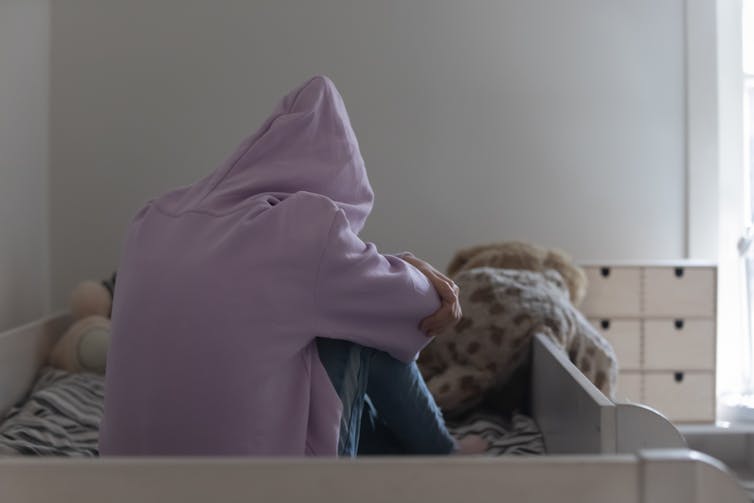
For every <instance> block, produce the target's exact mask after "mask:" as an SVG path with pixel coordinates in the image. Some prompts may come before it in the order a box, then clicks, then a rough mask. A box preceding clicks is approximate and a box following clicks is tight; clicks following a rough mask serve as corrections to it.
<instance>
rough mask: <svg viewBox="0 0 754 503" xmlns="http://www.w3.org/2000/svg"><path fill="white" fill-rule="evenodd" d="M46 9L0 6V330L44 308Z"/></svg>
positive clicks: (22, 1)
mask: <svg viewBox="0 0 754 503" xmlns="http://www.w3.org/2000/svg"><path fill="white" fill-rule="evenodd" d="M49 8H50V6H49V2H48V1H47V0H2V1H1V2H0V330H2V329H5V328H7V327H10V326H13V325H17V324H20V323H24V322H26V321H30V320H32V319H34V318H36V317H38V316H41V315H42V314H45V313H46V311H47V310H48V309H49V295H50V278H49V272H50V270H49V260H50V259H49V246H48V215H47V167H48V166H47V161H48V141H47V139H48V135H47V127H48V92H49V39H50V36H49V31H50V12H49Z"/></svg>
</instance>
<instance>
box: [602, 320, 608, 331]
mask: <svg viewBox="0 0 754 503" xmlns="http://www.w3.org/2000/svg"><path fill="white" fill-rule="evenodd" d="M600 325H601V326H602V329H603V330H609V329H610V320H602V321H601V322H600Z"/></svg>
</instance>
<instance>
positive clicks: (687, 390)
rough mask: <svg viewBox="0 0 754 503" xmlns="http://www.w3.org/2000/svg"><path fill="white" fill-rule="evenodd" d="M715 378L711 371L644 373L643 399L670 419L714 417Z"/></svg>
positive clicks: (704, 418) (701, 419)
mask: <svg viewBox="0 0 754 503" xmlns="http://www.w3.org/2000/svg"><path fill="white" fill-rule="evenodd" d="M714 395H715V379H714V374H713V373H711V372H658V373H654V372H653V373H648V374H644V403H646V404H647V405H649V406H650V407H653V408H655V409H657V410H659V411H660V412H662V413H663V414H664V415H665V416H667V418H668V419H670V420H671V421H679V422H700V421H714V419H715V410H714V409H715V396H714Z"/></svg>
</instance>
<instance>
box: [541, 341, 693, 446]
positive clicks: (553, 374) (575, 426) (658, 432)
mask: <svg viewBox="0 0 754 503" xmlns="http://www.w3.org/2000/svg"><path fill="white" fill-rule="evenodd" d="M533 350H534V357H533V363H532V393H533V397H532V413H533V415H534V420H535V421H536V422H537V424H538V425H539V428H540V430H541V431H542V436H543V437H544V441H545V448H546V449H547V453H548V454H565V453H567V454H612V453H629V454H633V453H636V452H638V451H640V450H642V449H649V448H651V449H659V448H663V449H684V448H686V441H685V440H684V438H683V435H681V434H680V432H679V431H678V429H677V428H676V427H675V425H673V423H671V422H670V421H669V420H668V419H667V418H666V417H665V416H663V415H662V414H660V413H659V412H658V411H656V410H654V409H652V408H650V407H647V406H646V405H641V404H636V403H614V402H613V401H612V400H610V399H608V398H607V397H606V396H605V395H603V394H602V392H601V391H600V390H598V389H597V387H596V386H595V385H594V384H592V382H591V381H589V379H587V378H586V377H585V376H584V374H582V373H581V371H580V370H579V369H578V368H576V366H575V365H574V364H573V363H571V361H570V360H569V359H568V356H567V355H566V353H565V351H563V350H562V349H561V348H560V347H558V346H557V345H556V344H555V343H554V342H553V341H552V340H551V339H550V338H548V337H547V336H546V335H544V334H537V335H536V336H535V338H534V349H533Z"/></svg>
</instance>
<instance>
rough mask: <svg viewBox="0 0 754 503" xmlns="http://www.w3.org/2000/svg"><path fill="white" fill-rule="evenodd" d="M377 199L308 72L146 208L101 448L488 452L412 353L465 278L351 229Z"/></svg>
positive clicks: (127, 271) (138, 225) (124, 270)
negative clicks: (456, 422)
mask: <svg viewBox="0 0 754 503" xmlns="http://www.w3.org/2000/svg"><path fill="white" fill-rule="evenodd" d="M372 201H373V192H372V189H371V187H370V184H369V180H368V179H367V173H366V170H365V167H364V161H363V159H362V157H361V154H360V152H359V146H358V142H357V140H356V137H355V134H354V132H353V129H352V128H351V125H350V122H349V118H348V115H347V113H346V109H345V105H344V104H343V100H342V98H341V96H340V94H339V93H338V91H337V89H336V88H335V86H334V85H333V83H332V82H331V81H330V80H329V79H327V78H326V77H322V76H317V77H314V78H312V79H310V80H308V81H307V82H306V83H304V84H303V85H302V86H300V87H299V88H298V89H296V90H294V91H292V92H291V93H289V94H288V95H287V96H285V97H284V98H283V100H282V101H281V102H280V103H279V105H278V106H277V108H276V109H275V110H274V112H273V113H272V115H271V116H270V117H269V118H268V119H267V120H266V121H265V122H264V123H263V125H262V126H261V128H260V129H259V130H258V131H257V132H256V133H255V134H253V135H252V136H251V137H249V138H248V139H246V140H245V141H244V142H243V143H242V144H241V146H240V147H239V148H238V149H237V150H236V152H235V153H233V154H232V155H231V156H230V157H229V158H228V159H227V160H226V161H225V162H223V163H222V164H221V165H220V167H219V168H218V169H217V170H215V171H214V172H212V173H211V174H209V175H208V176H206V177H205V178H203V179H201V180H199V181H198V182H196V183H194V184H192V185H190V186H187V187H183V188H179V189H176V190H174V191H171V192H168V193H166V194H164V195H162V196H160V197H158V198H156V199H154V200H152V201H150V202H148V203H147V204H146V206H145V207H144V208H142V209H141V210H140V211H139V212H138V213H137V214H136V216H135V217H134V218H133V220H132V222H131V224H130V226H129V228H128V231H127V235H126V238H125V243H124V245H123V250H122V256H121V263H120V267H119V270H118V281H117V284H116V287H115V295H114V305H113V311H112V340H111V345H110V349H109V353H108V359H107V375H106V385H105V411H104V416H103V419H102V424H101V428H100V443H99V450H100V454H101V455H103V456H107V455H212V456H218V455H246V456H264V455H279V456H282V455H286V456H297V455H308V456H334V455H345V456H353V455H356V454H357V453H359V454H380V453H393V454H396V453H405V454H448V453H452V452H480V451H481V450H483V448H484V447H485V445H484V442H483V441H482V440H481V439H480V438H476V439H474V438H473V437H466V438H464V439H462V440H461V441H457V440H456V439H454V438H453V437H452V436H451V435H450V434H449V433H448V431H447V429H446V428H445V425H444V422H443V419H442V415H441V413H440V411H439V410H438V408H437V406H436V405H435V403H434V401H433V399H432V397H431V395H430V394H429V392H428V390H427V388H426V386H425V384H424V382H423V381H422V378H421V375H420V374H419V372H418V370H417V367H416V363H415V360H416V357H417V355H418V353H419V352H420V351H421V349H422V348H423V347H424V346H425V345H426V344H427V343H428V342H429V341H430V340H431V337H429V334H431V333H432V332H433V331H436V330H438V329H440V328H442V327H444V326H447V325H449V324H454V323H456V322H457V321H458V319H459V317H460V307H459V305H458V297H457V287H455V285H454V284H453V283H452V281H450V280H449V279H448V278H446V277H444V276H443V275H441V274H440V273H439V272H437V271H436V270H435V269H434V268H433V267H432V266H430V265H429V264H427V263H426V262H423V261H421V260H419V259H417V258H416V257H413V256H412V255H411V254H403V255H401V256H394V255H383V254H380V253H379V252H378V251H377V249H376V248H375V246H374V245H373V244H372V243H365V242H363V241H362V240H361V239H360V238H359V232H360V231H361V230H362V228H363V227H364V223H365V221H366V218H367V216H368V215H369V213H370V211H371V208H372ZM422 320H423V321H422ZM420 322H421V326H420Z"/></svg>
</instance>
